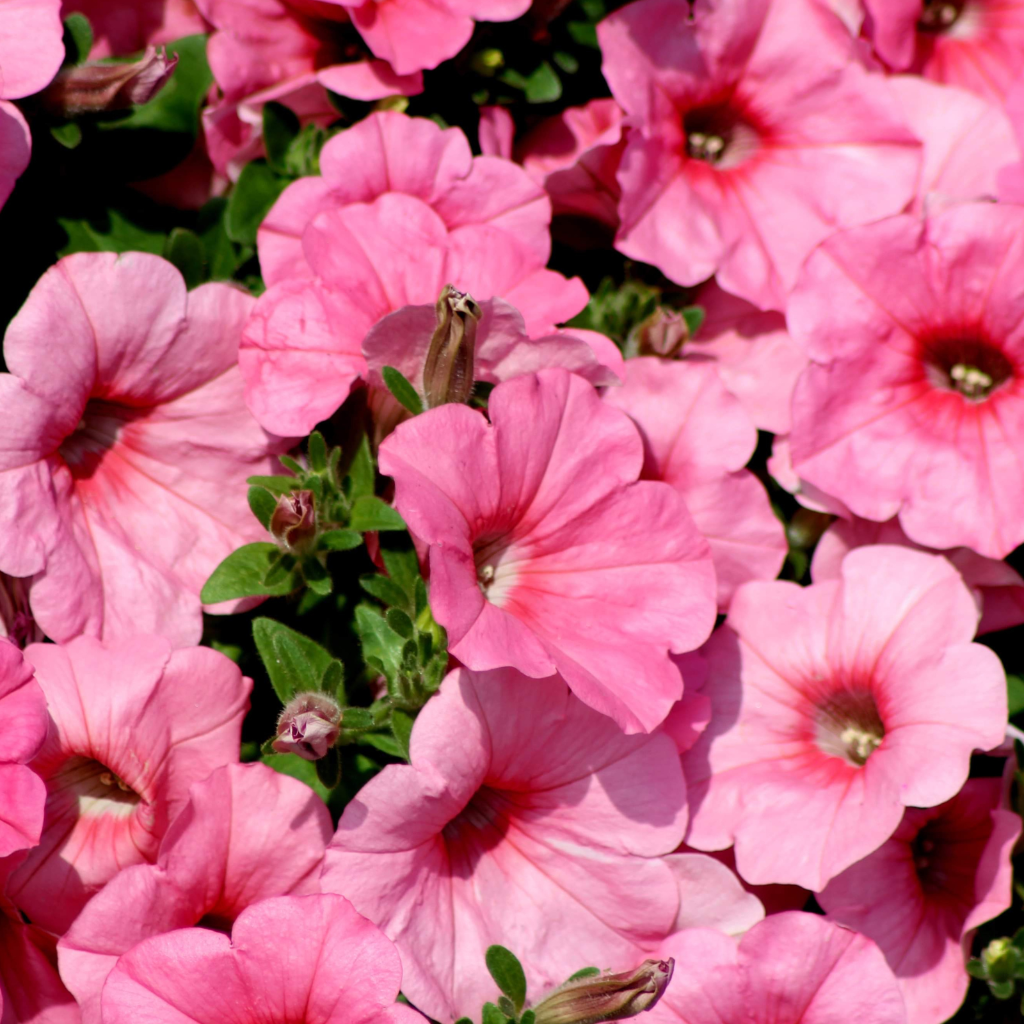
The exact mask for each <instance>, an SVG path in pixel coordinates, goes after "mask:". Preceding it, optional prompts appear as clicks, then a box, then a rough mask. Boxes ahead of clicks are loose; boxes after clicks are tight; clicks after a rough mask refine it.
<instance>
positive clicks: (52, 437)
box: [0, 253, 284, 645]
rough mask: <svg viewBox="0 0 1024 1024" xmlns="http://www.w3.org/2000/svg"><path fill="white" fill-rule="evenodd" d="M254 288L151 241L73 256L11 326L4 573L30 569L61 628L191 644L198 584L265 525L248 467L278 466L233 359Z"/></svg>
mask: <svg viewBox="0 0 1024 1024" xmlns="http://www.w3.org/2000/svg"><path fill="white" fill-rule="evenodd" d="M251 306H252V299H251V298H250V297H249V296H248V295H246V294H245V293H244V292H242V291H241V290H240V289H237V288H234V287H231V286H228V285H224V284H208V285H203V286H202V287H200V288H197V289H195V290H194V291H192V292H190V293H188V294H187V295H186V292H185V282H184V281H183V280H182V277H181V274H180V273H179V272H178V271H177V270H176V269H175V267H174V266H172V265H171V264H170V263H167V262H166V261H164V260H161V259H160V258H159V257H157V256H151V255H149V254H148V253H125V254H122V255H120V256H118V255H116V254H115V253H76V254H75V255H73V256H68V257H66V258H64V259H62V260H61V261H60V262H59V263H58V264H57V265H56V266H55V267H52V268H51V269H50V270H48V271H47V272H46V274H44V275H43V277H42V278H41V280H40V281H39V283H38V284H37V285H36V286H35V288H34V289H33V290H32V293H31V295H30V296H29V297H28V299H27V301H26V302H25V305H24V306H23V307H22V309H21V311H20V312H19V313H18V315H17V316H16V317H15V318H14V319H13V320H12V321H11V323H10V326H9V327H8V328H7V335H6V338H5V340H4V356H5V358H6V360H7V366H8V369H9V370H10V372H9V373H4V374H0V436H2V437H3V442H2V443H0V572H4V573H7V574H8V575H11V576H20V577H28V576H30V577H33V579H32V582H31V585H30V593H31V605H32V613H33V615H34V617H35V619H36V621H37V622H38V623H39V625H40V627H41V628H42V629H43V630H44V632H45V633H46V634H47V635H48V636H51V637H53V638H54V639H55V640H66V639H69V638H71V637H73V636H77V635H78V634H80V633H83V632H85V633H91V634H98V635H101V636H103V637H108V638H109V637H117V636H124V635H128V634H132V633H138V632H147V631H149V632H154V633H160V634H162V635H164V636H166V637H168V638H170V639H171V640H172V641H173V642H174V643H176V644H179V645H186V644H190V643H196V642H198V640H199V636H200V633H201V631H202V615H201V611H202V606H201V605H200V603H199V591H200V589H201V587H202V585H203V583H204V582H205V580H206V578H207V577H208V576H209V575H210V573H211V572H212V571H213V569H214V568H215V567H216V566H217V565H218V563H219V562H220V561H221V560H222V559H223V558H225V557H226V556H227V555H228V554H229V553H230V552H231V551H233V550H234V549H235V548H237V547H239V546H240V545H241V544H244V543H246V542H247V541H254V540H258V539H261V538H262V537H265V533H264V532H263V530H262V528H261V527H260V525H259V523H258V522H256V520H255V519H254V518H253V516H252V513H251V512H250V510H249V507H248V504H247V502H246V500H245V493H246V491H245V478H246V477H247V476H249V475H251V474H252V473H267V472H273V471H274V466H275V465H276V459H274V458H273V457H272V455H271V453H272V452H275V451H280V450H282V448H283V447H284V444H283V443H282V442H281V441H280V439H277V438H270V437H268V436H267V435H266V434H265V433H264V431H263V430H262V429H261V428H260V427H259V425H258V424H257V423H256V422H255V420H253V418H252V416H250V415H249V414H248V413H247V412H246V410H245V408H244V405H243V404H242V400H241V399H242V379H241V377H240V375H239V372H238V369H237V367H236V365H235V363H236V359H237V353H238V339H239V334H240V332H241V326H242V323H243V322H244V319H245V317H246V316H247V314H248V312H249V310H250V308H251Z"/></svg>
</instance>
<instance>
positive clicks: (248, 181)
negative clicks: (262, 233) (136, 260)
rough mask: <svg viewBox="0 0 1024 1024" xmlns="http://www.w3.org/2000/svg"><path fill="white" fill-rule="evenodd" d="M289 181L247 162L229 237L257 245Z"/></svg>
mask: <svg viewBox="0 0 1024 1024" xmlns="http://www.w3.org/2000/svg"><path fill="white" fill-rule="evenodd" d="M286 184H287V181H285V179H284V178H280V177H278V176H277V175H276V174H275V173H274V172H273V170H271V168H270V167H268V166H267V164H266V163H265V162H263V161H260V160H253V161H251V162H250V163H247V164H246V165H245V167H243V168H242V173H241V174H240V175H239V176H238V181H237V182H235V187H234V189H233V190H232V192H231V195H230V196H229V197H228V208H227V212H226V214H225V217H224V227H225V229H226V231H227V233H228V238H230V239H231V241H232V242H238V243H239V244H240V245H255V244H256V231H257V229H258V228H259V226H260V224H262V223H263V218H264V217H266V215H267V214H268V213H269V212H270V208H271V207H272V206H273V205H274V203H276V202H277V197H278V196H279V195H280V194H281V192H282V191H283V190H284V187H285V185H286ZM281 461H282V462H284V459H282V460H281Z"/></svg>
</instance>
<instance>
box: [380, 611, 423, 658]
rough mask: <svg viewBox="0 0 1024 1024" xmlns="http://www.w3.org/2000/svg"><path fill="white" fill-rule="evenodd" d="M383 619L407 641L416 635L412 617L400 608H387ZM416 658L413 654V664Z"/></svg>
mask: <svg viewBox="0 0 1024 1024" xmlns="http://www.w3.org/2000/svg"><path fill="white" fill-rule="evenodd" d="M384 620H385V621H386V622H387V624H388V625H389V626H390V627H391V628H392V629H393V630H394V631H395V632H396V633H397V634H398V635H399V636H400V637H404V638H405V639H406V640H407V641H408V640H411V639H413V637H414V636H415V635H416V630H415V629H414V628H413V625H412V619H410V618H409V616H408V615H406V614H405V612H403V611H402V609H401V608H389V609H388V610H387V611H386V612H385V613H384ZM417 660H418V659H417V658H416V656H415V655H414V657H413V663H414V664H415V663H416V661H417Z"/></svg>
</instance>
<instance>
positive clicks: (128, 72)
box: [42, 46, 178, 117]
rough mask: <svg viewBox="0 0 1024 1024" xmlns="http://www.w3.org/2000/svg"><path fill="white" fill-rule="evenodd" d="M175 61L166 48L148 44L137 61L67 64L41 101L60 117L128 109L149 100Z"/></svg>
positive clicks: (165, 81) (172, 68)
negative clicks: (68, 65)
mask: <svg viewBox="0 0 1024 1024" xmlns="http://www.w3.org/2000/svg"><path fill="white" fill-rule="evenodd" d="M177 64H178V57H177V55H175V56H173V57H168V56H167V54H166V52H165V51H163V50H157V49H156V48H155V47H152V46H150V47H149V48H148V49H147V50H146V52H145V53H144V54H143V55H142V57H140V58H139V60H136V61H129V62H127V63H120V64H81V65H79V66H78V67H72V68H67V69H66V70H64V71H62V72H61V73H60V74H59V75H58V76H57V77H56V78H55V79H54V80H53V82H51V83H50V85H49V87H48V88H47V89H46V90H45V92H44V93H43V97H42V98H43V105H44V106H45V107H46V109H47V110H49V111H50V113H51V114H58V115H60V116H62V117H75V116H76V115H78V114H96V113H100V112H101V111H111V110H128V109H129V108H130V107H134V106H136V105H138V104H141V103H148V102H149V101H150V100H151V99H152V98H153V97H154V96H155V95H156V94H157V93H158V92H159V91H160V90H161V89H162V88H163V87H164V85H165V84H166V83H167V80H168V79H169V78H170V77H171V75H172V74H174V69H175V67H176V66H177Z"/></svg>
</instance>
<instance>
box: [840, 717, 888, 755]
mask: <svg viewBox="0 0 1024 1024" xmlns="http://www.w3.org/2000/svg"><path fill="white" fill-rule="evenodd" d="M839 741H840V742H841V743H842V744H843V746H844V747H846V749H847V750H848V751H849V753H850V757H851V758H852V759H853V760H855V761H857V762H858V763H860V764H864V763H865V762H866V761H867V759H868V758H869V757H870V756H871V755H872V754H873V753H874V752H875V750H877V749H878V746H879V744H881V742H882V737H881V736H876V735H875V734H874V733H873V732H868V731H867V730H866V729H861V728H860V727H859V726H856V725H848V726H847V727H846V728H845V729H844V730H843V731H842V732H841V733H840V734H839Z"/></svg>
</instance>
